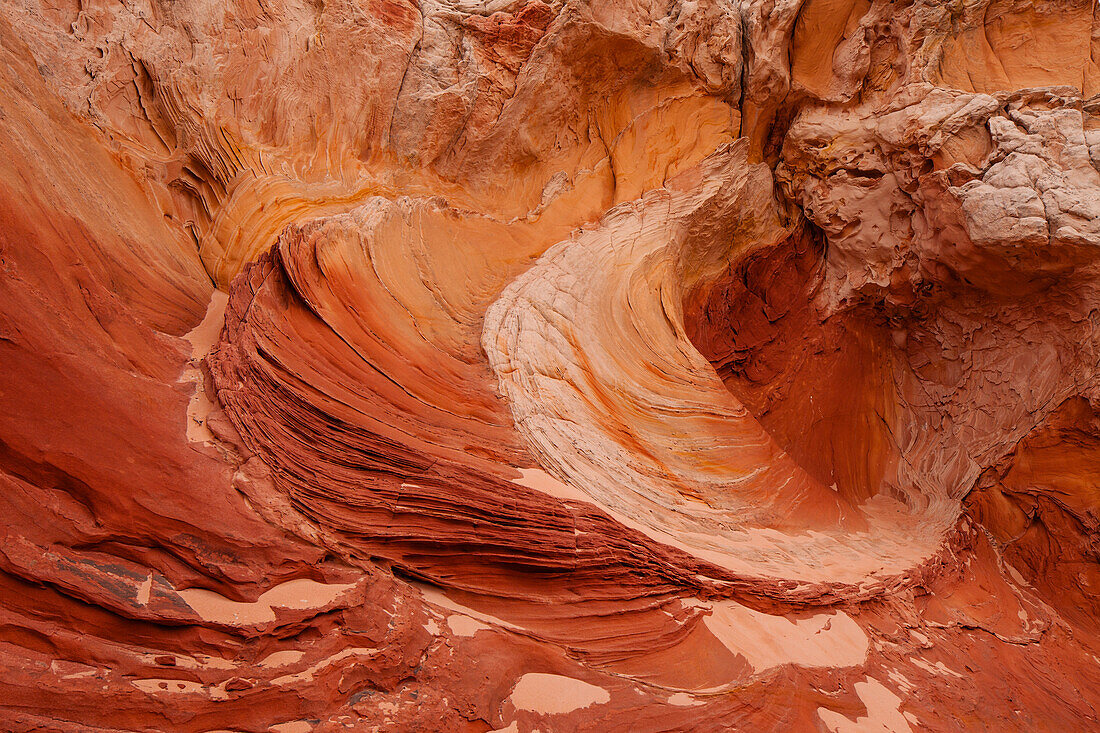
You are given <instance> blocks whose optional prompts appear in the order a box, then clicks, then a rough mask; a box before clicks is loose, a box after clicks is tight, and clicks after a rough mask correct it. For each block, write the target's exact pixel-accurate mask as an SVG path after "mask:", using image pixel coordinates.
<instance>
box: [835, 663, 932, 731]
mask: <svg viewBox="0 0 1100 733" xmlns="http://www.w3.org/2000/svg"><path fill="white" fill-rule="evenodd" d="M855 690H856V694H857V695H859V699H860V700H862V701H863V704H864V706H866V708H867V715H866V716H862V717H858V718H856V719H855V720H851V719H850V718H846V717H844V716H843V715H841V714H840V713H837V712H835V711H832V710H828V709H826V708H818V709H817V715H818V717H820V718H821V722H822V723H824V724H825V727H826V728H828V729H829V731H831V733H912V731H913V729H912V727H910V725H909V722H908V720H907V719H906V716H905V715H903V714H902V713H901V710H899V707H900V706H901V698H900V697H898V696H897V695H895V694H894V693H893V692H891V691H890V689H889V688H888V687H886V686H885V685H883V684H882V683H881V682H879V681H878V680H876V679H875V678H874V677H868V678H867V679H866V680H864V681H863V682H857V683H856V684H855Z"/></svg>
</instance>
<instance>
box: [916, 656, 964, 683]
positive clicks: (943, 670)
mask: <svg viewBox="0 0 1100 733" xmlns="http://www.w3.org/2000/svg"><path fill="white" fill-rule="evenodd" d="M909 661H911V662H912V663H913V666H915V667H920V668H921V669H923V670H925V671H926V672H931V673H932V674H938V675H940V676H941V677H947V676H950V677H958V678H959V679H962V677H963V675H962V674H960V673H958V672H956V671H955V670H953V669H951V668H950V667H948V666H947V665H946V664H944V663H943V662H936V663H935V664H931V663H929V662H926V661H925V660H923V659H910V660H909Z"/></svg>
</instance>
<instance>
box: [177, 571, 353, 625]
mask: <svg viewBox="0 0 1100 733" xmlns="http://www.w3.org/2000/svg"><path fill="white" fill-rule="evenodd" d="M354 585H355V584H354V583H333V584H326V583H318V582H317V581H316V580H309V579H308V578H299V579H297V580H290V581H287V582H286V583H282V584H281V585H277V586H275V587H274V588H272V589H270V590H268V591H266V592H265V593H264V594H263V595H261V596H260V597H259V598H258V599H256V601H255V602H253V603H243V602H239V601H231V600H229V599H228V598H226V597H225V596H223V595H220V594H218V593H215V592H213V591H209V590H205V589H203V588H188V589H186V590H181V591H178V593H179V595H180V596H181V597H182V598H183V600H184V601H186V602H187V605H189V606H191V609H192V610H193V611H194V612H195V613H197V614H198V615H199V616H200V617H201V618H202V619H203V620H204V621H211V622H214V623H219V624H225V625H227V626H251V625H253V624H264V623H270V622H272V621H274V620H275V611H274V609H275V608H286V609H292V610H303V609H312V608H321V607H324V606H326V605H328V604H329V603H332V602H333V601H335V600H336V599H337V598H339V597H340V594H341V593H343V592H344V591H346V590H348V589H349V588H351V587H352V586H354Z"/></svg>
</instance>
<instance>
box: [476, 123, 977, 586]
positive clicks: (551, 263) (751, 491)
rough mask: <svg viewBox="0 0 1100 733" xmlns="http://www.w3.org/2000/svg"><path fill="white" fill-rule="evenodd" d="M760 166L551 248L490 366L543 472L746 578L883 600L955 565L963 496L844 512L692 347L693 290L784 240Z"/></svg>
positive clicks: (497, 341)
mask: <svg viewBox="0 0 1100 733" xmlns="http://www.w3.org/2000/svg"><path fill="white" fill-rule="evenodd" d="M747 148H748V145H747V141H744V140H743V141H741V142H740V143H738V144H736V145H734V146H732V147H729V148H726V149H724V150H720V151H719V152H717V153H715V154H714V156H712V158H710V159H708V160H707V161H704V163H703V164H701V165H700V166H699V167H698V168H695V169H692V170H690V171H688V172H685V173H683V174H681V176H679V177H677V178H675V179H673V180H672V181H671V182H670V184H669V188H667V189H660V190H659V191H656V192H653V193H651V194H648V195H646V196H644V197H642V198H641V199H640V200H638V201H637V202H634V203H632V204H630V205H624V206H622V207H617V208H615V209H612V210H611V211H610V212H609V213H608V215H607V216H606V217H605V218H604V219H603V220H602V221H601V222H600V224H599V225H598V226H597V227H595V228H592V229H590V230H588V231H585V232H583V233H581V234H579V235H577V236H576V237H574V238H573V239H571V240H568V241H566V242H563V243H561V244H559V245H557V246H555V247H553V248H551V249H550V250H549V251H548V252H547V253H546V254H545V255H543V256H542V258H540V260H539V261H538V262H537V263H536V264H535V265H534V266H532V267H531V268H530V269H528V270H527V271H526V272H525V273H524V274H523V275H521V276H520V277H519V278H517V279H516V280H515V281H514V282H513V283H512V284H511V285H509V286H508V288H507V289H506V290H505V291H504V293H503V294H502V296H501V298H500V299H499V300H497V301H496V302H495V303H494V304H493V305H492V306H491V307H490V309H489V311H488V313H487V315H486V320H485V332H484V336H483V344H484V348H485V352H486V354H488V357H489V363H490V365H491V366H492V368H493V370H494V372H495V373H496V375H497V378H498V380H499V381H500V385H501V391H502V393H503V394H504V395H505V397H506V398H507V399H508V402H509V404H510V405H511V408H512V414H513V417H514V419H515V423H516V426H517V428H519V430H520V432H521V433H522V434H523V435H524V437H525V438H526V439H527V440H528V442H529V443H530V444H531V445H532V447H533V450H534V452H535V455H536V456H537V457H538V458H539V460H540V462H541V463H542V465H543V466H545V467H548V468H550V469H551V470H552V472H553V473H554V474H555V475H556V476H558V477H559V478H561V479H562V480H564V481H566V482H568V483H570V484H572V485H573V486H576V487H578V488H580V489H581V490H582V492H583V493H585V494H587V495H588V496H589V497H590V498H591V499H592V500H593V501H594V503H596V504H597V505H599V506H601V507H604V508H606V509H607V510H608V511H609V512H611V513H612V514H613V516H615V515H617V516H619V517H628V518H630V520H631V523H632V524H635V525H640V526H641V527H642V528H643V531H648V532H649V533H650V534H651V535H652V536H654V537H655V538H658V539H660V540H662V541H664V542H666V543H668V544H670V545H673V546H676V547H681V548H683V549H685V550H688V551H690V552H693V553H694V554H697V555H698V556H699V557H701V558H703V559H706V560H708V561H709V562H712V563H714V564H716V565H719V566H721V567H724V568H726V569H727V570H730V571H732V572H734V573H736V574H739V575H747V576H750V577H751V576H763V577H771V578H774V579H778V580H796V581H805V582H808V583H824V582H831V583H837V584H844V585H848V586H857V585H861V584H866V585H874V584H875V582H877V583H879V584H882V583H883V577H889V578H892V579H896V578H897V577H898V576H901V575H904V574H905V573H906V571H908V570H909V569H911V568H913V567H915V566H917V565H919V564H921V563H922V562H923V561H925V560H926V559H928V558H929V557H930V556H932V555H933V554H934V553H935V552H936V551H937V550H938V549H939V546H940V544H941V542H942V541H943V539H944V536H945V534H946V532H947V530H948V529H950V528H951V527H952V526H953V525H954V523H955V521H956V519H957V518H958V516H959V513H960V512H959V508H960V505H959V498H960V494H961V492H960V491H958V489H956V491H955V493H954V495H952V494H951V493H947V492H944V493H942V494H931V495H922V494H919V492H915V493H918V495H917V496H915V497H913V498H912V499H911V500H910V501H908V502H907V503H902V502H898V501H896V500H894V501H891V500H890V499H888V498H887V497H884V496H881V495H877V496H876V497H874V498H872V499H870V500H867V501H865V502H863V503H861V504H855V503H854V502H851V501H848V500H846V499H845V498H844V497H842V496H841V495H839V494H838V492H837V490H836V488H835V486H834V487H833V488H829V487H827V486H824V485H822V484H821V483H820V482H817V481H815V480H814V479H813V478H812V477H811V476H809V475H808V474H807V473H806V471H805V470H803V469H802V468H801V467H800V466H799V465H798V464H797V463H796V462H795V461H794V460H792V459H791V458H790V456H788V455H787V454H785V453H784V452H783V451H782V450H781V449H780V448H779V446H778V445H777V444H776V443H775V441H774V440H773V439H772V438H771V436H770V435H769V434H768V432H767V431H766V430H765V429H764V427H763V426H762V425H761V424H760V423H759V422H758V421H757V420H756V419H755V418H754V417H753V416H752V414H751V413H749V411H748V410H747V409H746V408H745V406H744V405H743V404H741V403H740V402H739V401H738V400H737V399H736V398H734V397H733V395H732V394H730V393H729V392H728V391H727V390H726V388H725V386H724V385H723V384H722V382H721V380H720V379H719V378H718V376H717V374H716V373H715V371H714V369H713V367H711V365H710V364H709V363H708V362H707V361H706V360H705V359H704V358H703V357H702V355H701V354H700V353H699V352H698V351H697V350H696V349H695V348H694V347H693V345H692V344H691V342H690V340H689V339H688V336H687V334H686V333H685V330H684V322H683V321H684V318H683V310H682V306H681V303H682V301H683V299H684V296H685V291H686V290H687V289H689V288H691V287H692V281H695V286H696V287H698V286H699V281H700V280H705V279H706V278H707V277H708V275H709V274H710V273H709V272H708V271H712V270H714V269H716V267H717V266H720V265H722V264H724V263H727V262H729V261H731V260H733V261H736V260H738V259H739V258H743V257H746V256H747V255H749V253H751V252H753V251H755V250H756V249H758V248H767V247H769V246H774V244H775V242H776V241H777V240H778V239H779V238H781V237H782V236H783V235H784V234H785V233H786V232H785V231H784V230H783V229H782V227H781V225H780V223H779V218H778V215H777V212H776V211H775V210H774V207H773V204H772V201H773V199H772V194H771V190H770V182H771V176H770V175H769V172H768V169H767V167H766V166H764V165H762V164H756V165H751V164H749V163H748V156H747ZM864 590H865V589H864Z"/></svg>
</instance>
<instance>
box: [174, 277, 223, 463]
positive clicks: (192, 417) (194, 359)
mask: <svg viewBox="0 0 1100 733" xmlns="http://www.w3.org/2000/svg"><path fill="white" fill-rule="evenodd" d="M228 302H229V294H228V293H224V292H222V291H221V290H215V291H214V292H213V294H212V295H211V296H210V304H209V305H208V306H207V308H206V315H205V316H204V317H203V319H202V321H200V322H199V325H197V326H195V327H194V328H193V329H191V330H190V331H189V332H187V334H186V335H185V336H184V338H185V339H187V340H188V341H190V342H191V361H190V362H189V363H188V365H187V367H186V368H185V369H184V370H183V374H181V375H180V381H181V382H191V383H192V384H193V385H194V386H195V392H194V393H193V394H192V395H191V400H190V401H189V402H188V403H187V439H188V440H189V441H191V442H192V443H213V442H214V433H212V432H211V431H210V428H209V427H207V425H206V420H207V418H208V417H209V416H210V413H212V412H213V411H214V409H215V407H216V405H215V404H214V401H213V400H212V399H210V396H209V395H208V394H206V382H205V380H204V379H203V374H202V370H201V369H200V368H199V365H200V362H201V360H202V359H203V357H205V356H206V355H207V354H208V353H209V352H210V350H211V349H212V348H214V344H216V343H217V341H218V336H219V335H220V334H221V330H222V325H223V324H224V323H225V306H226V303H228Z"/></svg>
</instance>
